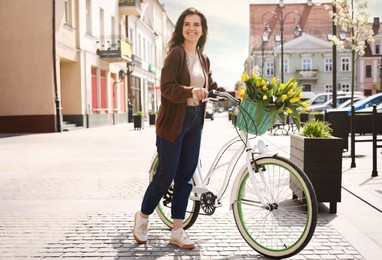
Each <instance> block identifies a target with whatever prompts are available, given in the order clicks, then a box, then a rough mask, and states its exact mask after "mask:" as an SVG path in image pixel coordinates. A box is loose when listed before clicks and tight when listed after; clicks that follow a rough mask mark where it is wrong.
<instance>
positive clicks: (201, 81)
mask: <svg viewBox="0 0 382 260" xmlns="http://www.w3.org/2000/svg"><path fill="white" fill-rule="evenodd" d="M186 54H187V66H188V70H189V72H190V79H191V82H190V86H193V87H199V88H203V87H204V85H205V83H206V79H205V75H204V72H203V68H202V65H201V64H200V59H199V55H198V54H191V53H189V52H187V51H186Z"/></svg>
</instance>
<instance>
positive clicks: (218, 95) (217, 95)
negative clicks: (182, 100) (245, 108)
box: [203, 90, 240, 105]
mask: <svg viewBox="0 0 382 260" xmlns="http://www.w3.org/2000/svg"><path fill="white" fill-rule="evenodd" d="M225 99H228V100H229V101H231V102H232V103H234V104H235V105H238V104H239V103H240V99H237V98H235V97H234V96H232V95H231V94H229V93H228V92H220V91H217V90H210V91H209V92H208V98H206V99H204V100H203V101H206V100H212V101H222V100H225Z"/></svg>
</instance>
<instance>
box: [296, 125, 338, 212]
mask: <svg viewBox="0 0 382 260" xmlns="http://www.w3.org/2000/svg"><path fill="white" fill-rule="evenodd" d="M290 159H291V161H293V162H294V163H296V165H298V166H299V167H300V168H301V169H302V170H303V171H304V172H305V173H306V174H307V176H308V177H309V179H310V181H311V182H312V184H313V187H314V189H315V191H316V195H317V200H318V201H319V202H329V203H330V213H336V212H337V202H340V201H341V182H342V138H338V137H333V136H332V129H331V127H330V125H329V124H327V123H325V122H324V121H321V120H317V119H314V120H311V121H308V122H306V123H305V124H304V127H303V129H302V131H301V134H292V135H291V147H290ZM294 181H295V180H293V179H291V186H292V189H293V183H294ZM296 195H297V194H296Z"/></svg>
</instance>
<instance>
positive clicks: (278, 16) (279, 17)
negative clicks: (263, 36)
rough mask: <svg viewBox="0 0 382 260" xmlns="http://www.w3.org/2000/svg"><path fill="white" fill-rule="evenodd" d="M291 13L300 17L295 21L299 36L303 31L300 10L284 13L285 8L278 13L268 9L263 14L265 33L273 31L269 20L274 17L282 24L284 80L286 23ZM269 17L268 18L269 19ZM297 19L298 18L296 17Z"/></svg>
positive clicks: (282, 73) (282, 77) (282, 72)
mask: <svg viewBox="0 0 382 260" xmlns="http://www.w3.org/2000/svg"><path fill="white" fill-rule="evenodd" d="M280 7H281V8H282V7H284V5H282V6H281V5H280ZM290 15H295V16H296V17H297V18H298V21H297V22H296V23H295V24H296V26H295V31H294V33H295V35H296V36H298V35H300V33H301V32H302V30H301V28H300V25H299V23H300V21H301V18H302V16H301V14H300V13H299V12H298V11H290V12H287V13H286V14H284V12H283V10H281V11H280V13H276V12H273V11H268V12H266V13H264V14H263V17H262V21H263V24H264V25H265V27H264V33H265V32H266V33H267V34H268V35H269V33H270V32H271V29H270V28H269V21H270V20H272V19H273V18H276V19H277V20H278V22H279V25H280V44H281V66H280V67H281V81H282V82H284V70H285V68H284V23H285V20H286V18H288V17H289V16H290ZM267 18H268V19H267ZM295 20H296V18H295Z"/></svg>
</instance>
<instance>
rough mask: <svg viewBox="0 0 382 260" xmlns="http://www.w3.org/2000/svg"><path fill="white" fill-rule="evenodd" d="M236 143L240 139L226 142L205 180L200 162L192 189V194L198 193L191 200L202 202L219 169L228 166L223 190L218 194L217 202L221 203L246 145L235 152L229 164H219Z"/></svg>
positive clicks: (236, 138) (235, 138)
mask: <svg viewBox="0 0 382 260" xmlns="http://www.w3.org/2000/svg"><path fill="white" fill-rule="evenodd" d="M236 142H241V140H240V139H239V138H238V137H234V138H232V139H230V140H229V141H228V142H226V143H225V144H224V145H223V146H222V147H221V148H220V150H219V152H218V153H217V155H216V156H215V159H214V161H213V163H212V164H211V167H210V169H209V171H208V173H207V175H206V177H205V178H203V176H202V168H201V166H200V161H199V163H198V166H197V168H196V170H195V173H194V176H193V182H194V187H193V189H192V193H194V194H195V193H196V195H191V198H192V199H193V200H200V195H201V194H202V193H205V192H208V191H209V189H208V188H207V186H208V183H209V180H210V179H211V177H212V176H213V175H214V174H215V173H216V171H217V169H219V168H221V167H223V166H225V165H227V164H228V168H227V170H226V174H225V178H224V182H223V184H222V186H221V188H220V190H219V191H218V194H217V201H219V200H220V199H221V197H222V196H223V195H224V191H225V190H226V188H227V186H228V182H229V180H230V177H231V173H232V172H233V170H234V168H235V166H236V163H237V161H238V160H239V158H240V156H241V154H242V153H243V151H244V145H241V146H240V148H239V149H238V150H237V151H236V152H235V154H234V155H233V156H232V158H231V159H230V160H229V161H228V162H225V163H222V164H220V165H219V164H218V162H219V160H220V158H221V157H222V155H223V154H224V153H225V152H226V150H227V148H228V147H229V146H231V145H233V144H234V143H236Z"/></svg>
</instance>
